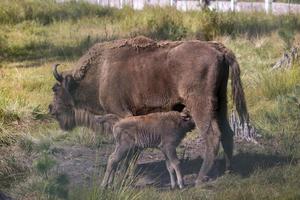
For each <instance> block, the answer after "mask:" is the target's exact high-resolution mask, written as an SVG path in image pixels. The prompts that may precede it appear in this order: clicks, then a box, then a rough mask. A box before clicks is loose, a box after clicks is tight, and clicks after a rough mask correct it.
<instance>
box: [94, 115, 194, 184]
mask: <svg viewBox="0 0 300 200" xmlns="http://www.w3.org/2000/svg"><path fill="white" fill-rule="evenodd" d="M96 122H98V123H103V122H110V123H111V125H113V124H114V125H113V135H114V138H115V141H116V147H115V150H114V152H113V153H112V154H111V155H110V156H109V160H108V164H107V168H106V172H105V175H104V178H103V182H102V186H103V187H106V186H107V185H108V184H111V182H112V181H113V178H114V175H115V171H116V169H117V166H118V163H119V162H120V161H121V160H122V159H124V158H125V157H126V156H127V155H129V154H130V153H129V152H135V151H140V150H142V149H145V148H159V149H160V150H161V151H162V152H163V154H164V155H165V158H166V167H167V169H168V172H169V175H170V181H171V187H172V188H174V187H175V177H174V172H175V173H176V177H177V184H178V186H179V188H183V179H182V174H181V172H180V167H179V164H180V163H179V160H178V158H177V154H176V147H177V146H178V145H179V143H180V142H181V140H182V139H183V138H184V136H185V135H186V133H187V132H189V131H191V130H192V129H194V128H195V123H194V121H193V120H192V119H191V117H190V116H189V115H188V114H187V113H186V112H182V113H179V112H177V111H170V112H162V113H152V114H148V115H144V116H134V117H126V118H124V119H120V120H119V117H117V116H116V115H113V114H108V115H104V116H100V117H98V120H96Z"/></svg>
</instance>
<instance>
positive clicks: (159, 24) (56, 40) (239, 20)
mask: <svg viewBox="0 0 300 200" xmlns="http://www.w3.org/2000/svg"><path fill="white" fill-rule="evenodd" d="M0 8H1V10H0V11H1V12H0V27H1V29H0V47H1V48H0V59H1V57H2V60H34V59H47V60H48V59H70V58H71V59H73V58H74V57H78V56H80V55H81V54H82V53H83V52H84V51H86V50H87V48H89V47H90V46H91V45H92V44H94V43H95V42H99V41H103V40H111V39H115V38H120V37H121V38H122V37H131V36H135V35H139V34H143V35H147V36H149V37H152V38H154V39H169V40H181V39H186V38H197V39H202V40H212V39H215V38H216V37H218V36H223V35H231V36H238V35H241V34H242V35H247V36H248V37H257V36H259V35H265V34H270V33H272V32H274V31H279V32H280V35H281V36H282V38H284V39H285V41H286V43H288V44H290V43H291V42H292V37H293V35H294V33H295V31H298V30H299V29H300V28H299V27H300V17H299V16H298V15H287V16H274V15H266V14H264V13H218V12H215V11H209V10H206V11H203V12H201V11H189V12H180V11H178V10H176V9H175V8H172V7H166V8H159V7H146V8H145V9H144V10H142V11H137V10H133V9H131V8H129V7H125V8H123V9H120V10H117V9H115V8H104V7H100V6H97V5H91V4H88V3H85V2H81V1H79V2H78V1H68V2H66V3H55V1H52V0H44V1H42V0H36V1H30V0H22V1H19V0H13V1H10V0H3V1H1V2H0Z"/></svg>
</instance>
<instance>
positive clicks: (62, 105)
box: [49, 65, 77, 130]
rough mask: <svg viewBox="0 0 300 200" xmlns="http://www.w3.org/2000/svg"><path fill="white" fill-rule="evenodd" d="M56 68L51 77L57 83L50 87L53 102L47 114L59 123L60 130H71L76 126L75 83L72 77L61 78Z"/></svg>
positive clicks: (55, 67)
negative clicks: (52, 93)
mask: <svg viewBox="0 0 300 200" xmlns="http://www.w3.org/2000/svg"><path fill="white" fill-rule="evenodd" d="M57 66H58V65H55V66H54V67H53V75H54V77H55V79H56V80H57V83H55V85H54V86H53V87H52V90H53V92H54V97H53V102H52V103H51V104H50V105H49V112H50V113H51V115H52V116H54V117H55V118H56V120H57V121H58V122H59V125H60V127H61V129H63V130H71V129H73V128H74V127H75V126H76V123H75V104H74V98H73V93H74V90H75V89H76V86H77V83H76V81H75V80H74V78H73V77H72V75H66V76H64V77H63V76H62V75H61V74H59V73H58V72H57Z"/></svg>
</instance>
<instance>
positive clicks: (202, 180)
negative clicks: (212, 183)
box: [195, 176, 210, 186]
mask: <svg viewBox="0 0 300 200" xmlns="http://www.w3.org/2000/svg"><path fill="white" fill-rule="evenodd" d="M209 180H210V178H209V176H202V177H198V178H197V179H196V181H195V185H196V186H199V185H203V184H204V183H206V182H208V181H209Z"/></svg>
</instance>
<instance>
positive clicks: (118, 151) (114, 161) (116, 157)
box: [101, 142, 128, 187]
mask: <svg viewBox="0 0 300 200" xmlns="http://www.w3.org/2000/svg"><path fill="white" fill-rule="evenodd" d="M127 151H128V147H127V146H124V145H120V144H119V143H118V142H117V144H116V148H115V151H114V152H113V153H112V154H111V155H110V156H109V159H108V163H107V167H106V171H105V174H104V178H103V181H102V184H101V186H102V187H107V185H108V184H111V183H112V181H113V179H114V175H115V172H116V170H117V167H118V163H119V162H120V161H121V160H122V159H123V158H124V157H125V156H126V153H127Z"/></svg>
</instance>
